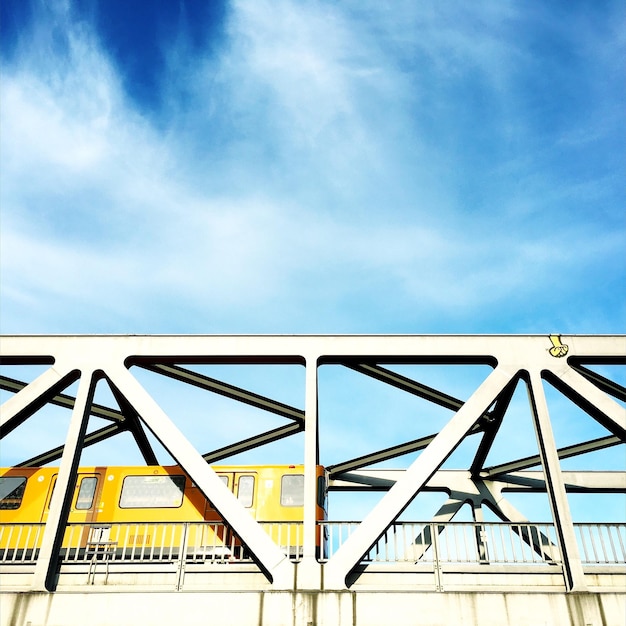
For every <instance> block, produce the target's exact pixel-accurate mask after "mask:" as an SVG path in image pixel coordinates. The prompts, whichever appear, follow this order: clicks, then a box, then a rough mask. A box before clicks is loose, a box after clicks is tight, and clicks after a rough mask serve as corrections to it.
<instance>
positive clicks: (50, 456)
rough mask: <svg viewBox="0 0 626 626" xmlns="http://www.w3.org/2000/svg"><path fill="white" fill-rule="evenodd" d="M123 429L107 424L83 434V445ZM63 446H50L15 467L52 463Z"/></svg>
mask: <svg viewBox="0 0 626 626" xmlns="http://www.w3.org/2000/svg"><path fill="white" fill-rule="evenodd" d="M124 431H125V428H124V427H122V426H120V425H119V424H109V425H108V426H104V428H100V429H98V430H94V431H93V432H91V433H89V434H87V435H85V438H84V442H83V447H87V446H91V445H93V444H94V443H100V442H101V441H105V440H106V439H109V438H110V437H113V436H115V435H118V434H119V433H121V432H124ZM64 448H65V446H58V447H56V448H52V450H48V451H47V452H43V453H42V454H38V455H37V456H34V457H31V458H30V459H28V460H27V461H24V462H23V463H18V464H17V465H15V467H41V466H42V465H47V464H48V463H52V461H57V460H58V459H60V458H61V457H62V456H63V449H64Z"/></svg>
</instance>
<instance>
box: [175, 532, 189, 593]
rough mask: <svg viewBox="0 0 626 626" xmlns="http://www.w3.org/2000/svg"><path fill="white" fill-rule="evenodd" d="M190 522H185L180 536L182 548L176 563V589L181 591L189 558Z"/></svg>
mask: <svg viewBox="0 0 626 626" xmlns="http://www.w3.org/2000/svg"><path fill="white" fill-rule="evenodd" d="M188 529H189V522H185V523H184V524H183V528H182V534H181V538H180V549H179V550H178V562H177V563H176V591H180V590H181V589H182V587H183V582H184V579H185V563H186V560H187V542H188V541H189V537H188V535H189V533H188Z"/></svg>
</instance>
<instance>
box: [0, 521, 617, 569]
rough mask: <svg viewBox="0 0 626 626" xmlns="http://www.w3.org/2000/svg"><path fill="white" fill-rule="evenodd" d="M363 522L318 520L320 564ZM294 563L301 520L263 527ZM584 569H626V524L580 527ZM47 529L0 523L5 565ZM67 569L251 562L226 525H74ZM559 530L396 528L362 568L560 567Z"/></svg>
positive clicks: (524, 526) (32, 551)
mask: <svg viewBox="0 0 626 626" xmlns="http://www.w3.org/2000/svg"><path fill="white" fill-rule="evenodd" d="M359 523H360V522H328V521H324V522H319V523H318V524H319V536H320V537H322V538H323V539H322V541H321V542H320V543H321V545H320V551H319V559H320V561H322V562H324V561H328V560H329V559H330V558H331V557H332V556H333V554H335V553H336V552H337V550H338V549H339V548H340V547H341V546H342V545H343V543H345V541H346V540H347V539H348V537H350V535H351V534H352V533H353V532H354V531H355V530H356V528H357V527H358V525H359ZM261 526H262V527H263V529H264V530H265V531H266V532H267V533H268V535H269V536H270V537H271V538H272V540H273V541H274V542H275V543H276V544H277V545H279V546H280V547H281V548H282V549H283V551H284V553H285V554H286V555H288V557H289V558H290V559H291V560H293V561H298V560H299V559H300V558H301V557H302V544H303V526H302V523H301V522H261ZM574 526H575V530H576V535H577V539H578V545H579V550H580V556H581V560H582V562H583V564H584V565H590V566H591V565H623V564H626V524H617V523H607V524H575V525H574ZM43 530H44V524H0V563H3V564H12V563H19V564H32V563H34V562H35V561H36V559H37V555H38V552H39V549H40V547H41V542H42V538H43ZM61 560H62V562H63V563H80V562H89V563H90V562H94V561H108V562H111V563H113V562H119V563H125V562H126V563H127V562H135V563H136V562H166V561H169V562H172V561H180V560H184V561H186V562H192V563H209V564H210V563H216V564H217V563H233V562H251V560H252V559H251V558H250V554H249V552H248V550H247V549H246V547H245V546H244V545H242V543H241V542H240V541H239V539H238V538H237V537H236V536H235V535H234V534H233V532H232V531H231V530H230V528H229V527H228V526H226V525H225V524H223V523H221V522H187V523H179V522H177V523H170V522H149V523H144V522H141V523H112V524H69V525H68V526H67V527H66V531H65V535H64V538H63V544H62V548H61ZM560 562H561V557H560V550H559V547H558V542H557V538H556V532H555V528H554V525H553V524H531V523H504V522H483V523H477V522H476V523H473V522H447V523H436V522H395V523H393V524H392V525H391V526H390V527H389V528H388V529H387V530H386V531H385V533H384V534H383V535H382V536H381V537H380V539H379V540H378V541H377V542H376V544H375V545H374V546H373V547H372V548H371V549H370V550H369V552H368V553H367V554H366V555H365V556H364V557H363V563H364V564H367V563H405V564H407V563H413V564H420V563H427V564H433V563H434V564H442V563H455V564H480V565H488V564H493V565H537V564H548V565H554V564H560Z"/></svg>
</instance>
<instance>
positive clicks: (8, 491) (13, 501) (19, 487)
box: [0, 476, 26, 511]
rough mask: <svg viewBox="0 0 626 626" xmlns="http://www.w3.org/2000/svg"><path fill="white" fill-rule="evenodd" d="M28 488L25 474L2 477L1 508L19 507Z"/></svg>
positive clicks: (0, 485)
mask: <svg viewBox="0 0 626 626" xmlns="http://www.w3.org/2000/svg"><path fill="white" fill-rule="evenodd" d="M25 489H26V478H25V477H24V476H4V477H3V478H0V509H3V510H5V511H7V510H9V511H13V510H15V509H19V508H20V505H21V504H22V498H23V497H24V490H25Z"/></svg>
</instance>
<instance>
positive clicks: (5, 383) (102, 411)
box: [0, 376, 124, 422]
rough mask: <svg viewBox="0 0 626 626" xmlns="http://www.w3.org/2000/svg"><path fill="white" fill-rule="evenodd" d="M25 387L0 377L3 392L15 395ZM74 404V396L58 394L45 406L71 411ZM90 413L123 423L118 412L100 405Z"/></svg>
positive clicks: (23, 384)
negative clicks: (59, 407)
mask: <svg viewBox="0 0 626 626" xmlns="http://www.w3.org/2000/svg"><path fill="white" fill-rule="evenodd" d="M27 385H28V383H25V382H23V381H21V380H15V379H14V378H9V377H7V376H0V389H3V390H4V391H12V392H14V393H17V392H18V391H21V390H22V389H24V387H26V386H27ZM75 402H76V399H75V398H74V396H71V395H68V394H65V393H59V394H57V395H55V396H53V397H52V398H49V399H48V400H47V401H46V403H47V404H54V405H55V406H61V407H63V408H64V409H73V408H74V403H75ZM90 411H91V415H94V416H95V417H101V418H103V419H108V420H113V421H116V422H122V421H124V415H123V414H122V413H121V412H120V411H117V410H115V409H111V408H109V407H107V406H104V405H102V404H93V405H92V406H91V409H90Z"/></svg>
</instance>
